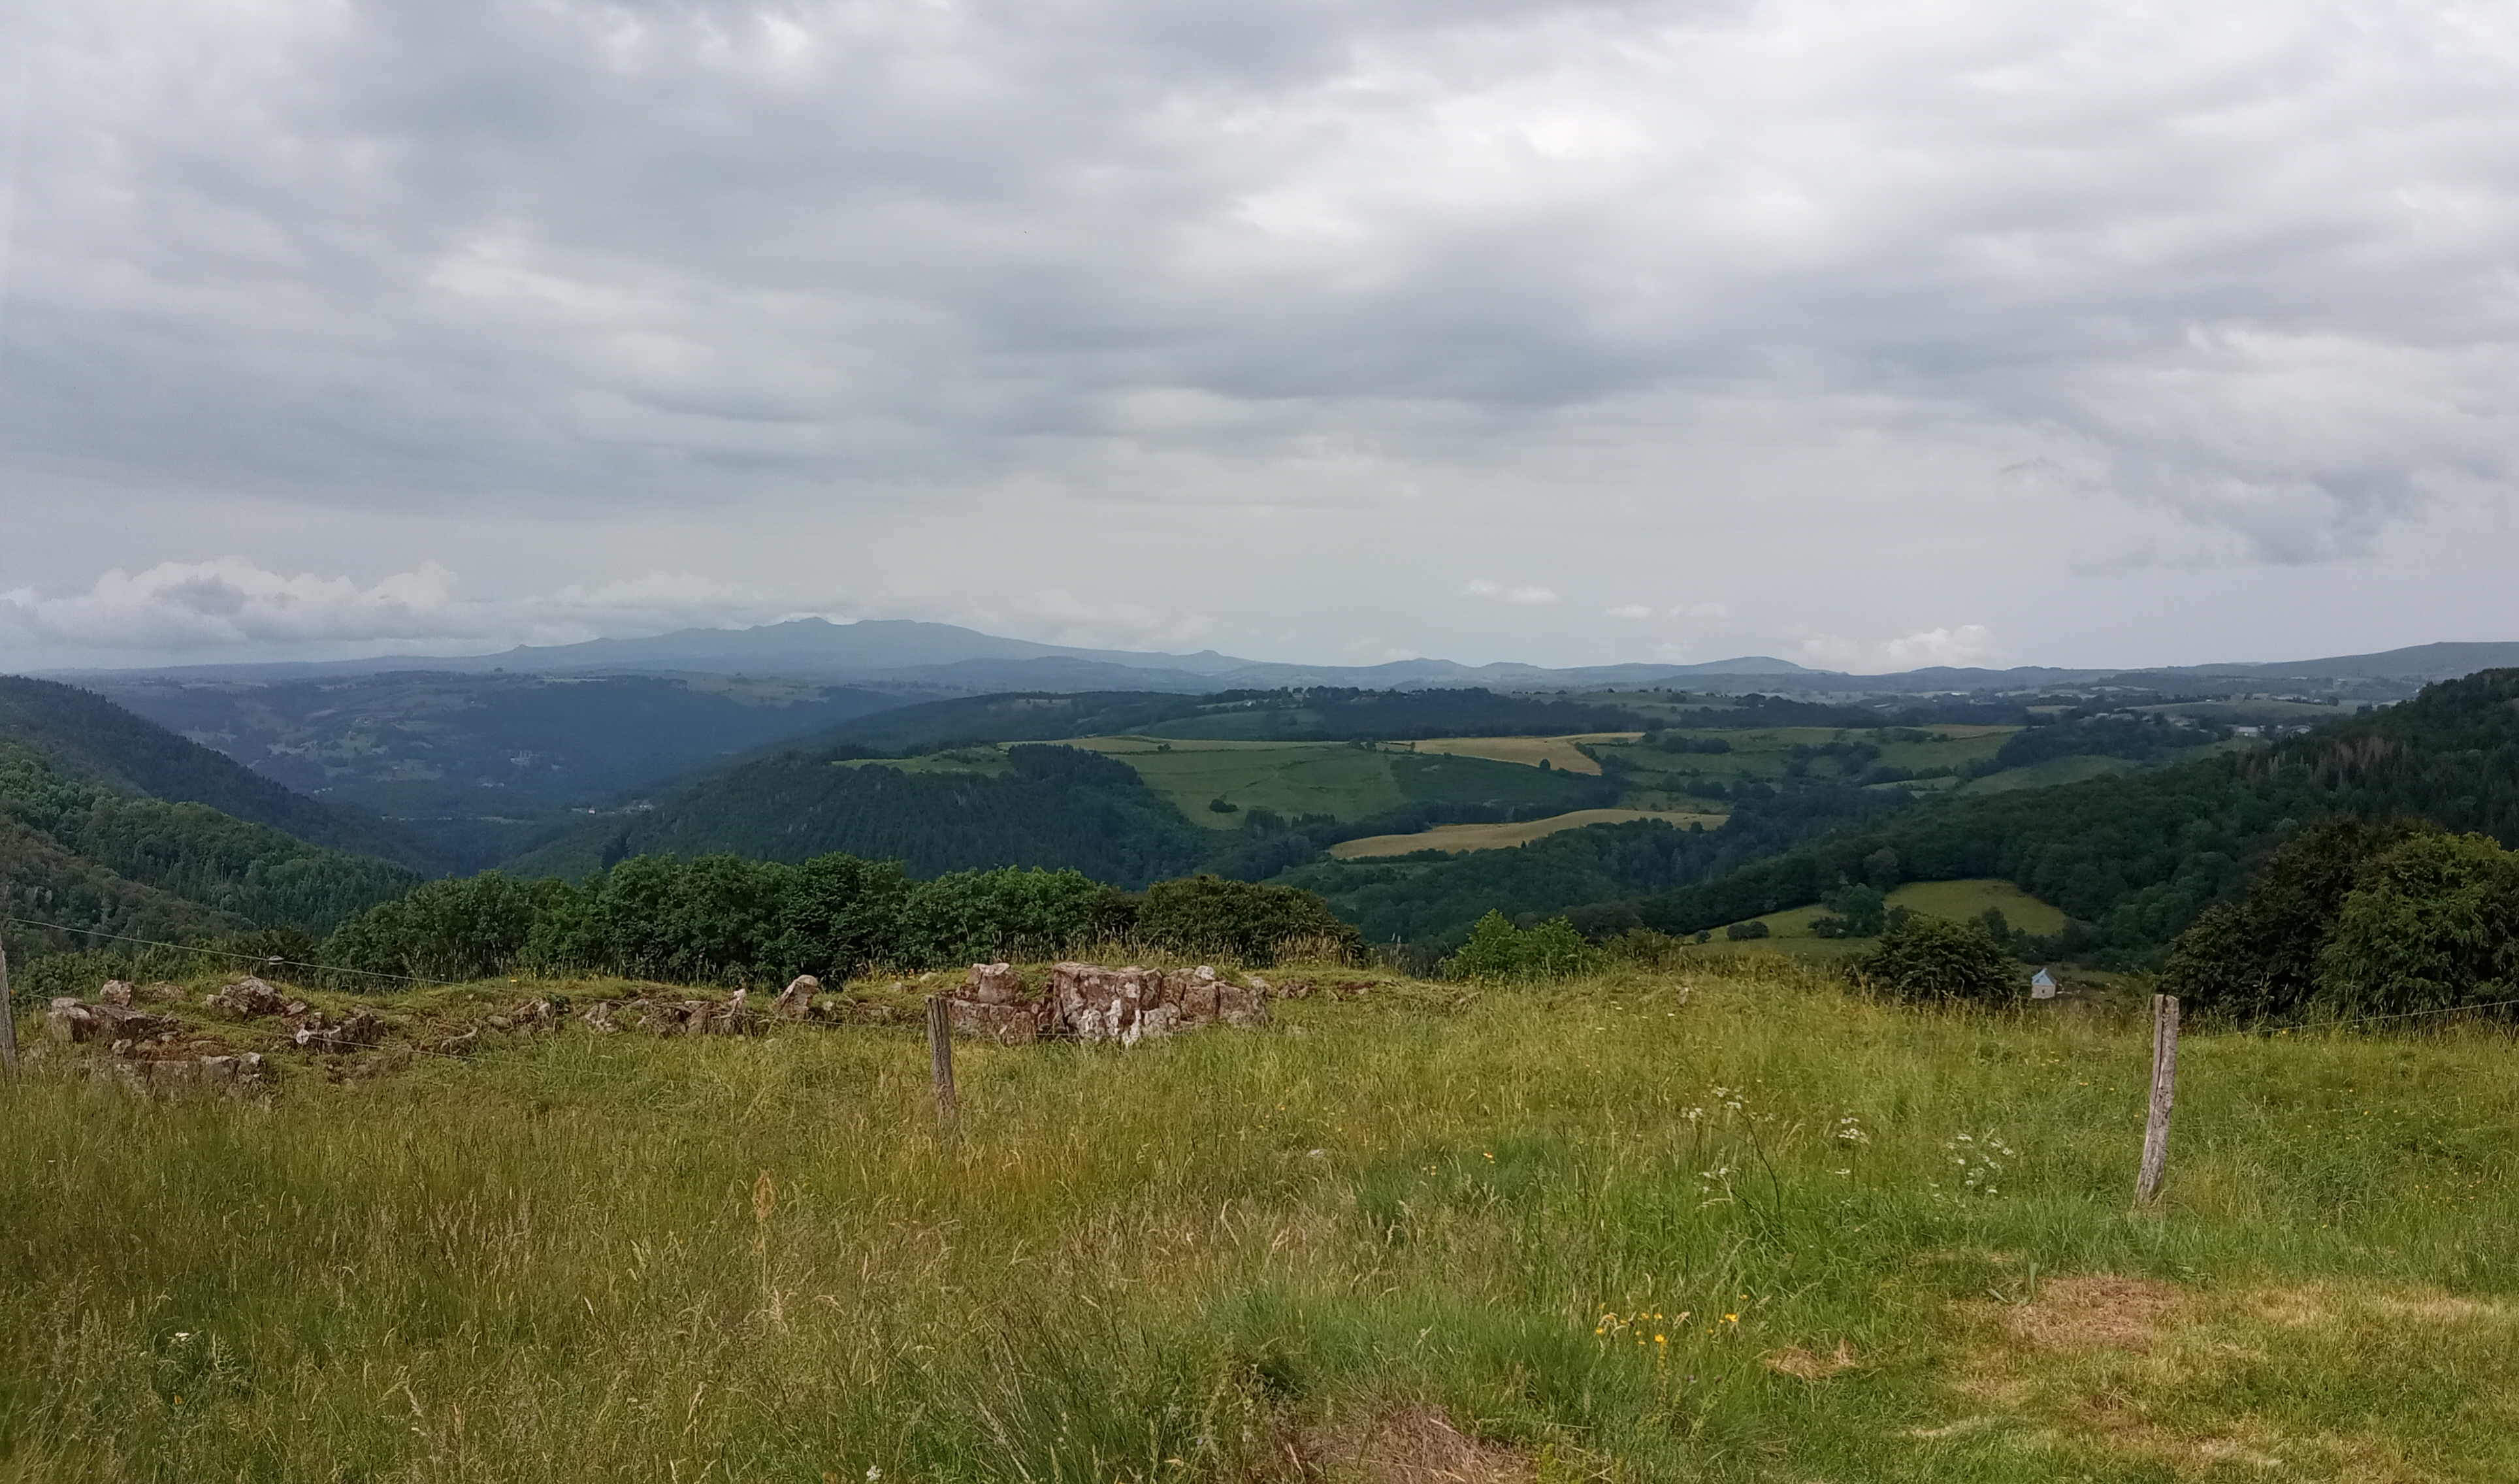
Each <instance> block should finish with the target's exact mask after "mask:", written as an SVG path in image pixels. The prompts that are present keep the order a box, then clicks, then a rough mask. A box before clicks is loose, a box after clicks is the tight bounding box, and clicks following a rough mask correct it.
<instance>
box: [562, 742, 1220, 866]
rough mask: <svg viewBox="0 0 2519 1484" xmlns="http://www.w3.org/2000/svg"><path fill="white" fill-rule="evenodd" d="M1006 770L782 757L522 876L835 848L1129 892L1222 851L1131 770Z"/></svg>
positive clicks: (1073, 763) (1034, 752)
mask: <svg viewBox="0 0 2519 1484" xmlns="http://www.w3.org/2000/svg"><path fill="white" fill-rule="evenodd" d="M1005 764H1006V766H1005V770H1004V771H1003V772H997V773H991V772H981V771H951V772H932V771H916V770H912V769H910V768H908V767H906V766H900V765H893V766H887V765H885V764H882V763H879V762H878V763H856V762H851V761H847V760H834V759H831V758H829V757H826V756H818V755H811V754H805V753H782V754H780V755H779V756H777V757H774V758H766V759H762V760H760V761H759V762H755V763H750V764H744V765H743V766H741V767H737V768H733V769H731V770H729V771H728V772H725V773H722V774H719V775H718V776H716V777H714V778H710V779H707V780H705V781H703V782H701V783H699V784H698V785H696V786H694V787H693V788H691V789H690V790H689V791H688V792H686V793H685V794H682V795H680V796H678V797H676V798H674V799H672V800H670V801H668V802H667V803H665V804H664V805H663V806H661V807H657V808H654V809H652V810H645V811H641V812H638V813H633V814H627V815H623V816H619V817H618V818H615V819H607V820H601V821H598V822H597V823H595V824H592V825H589V826H587V827H584V828H582V829H581V830H579V831H578V832H577V833H575V834H572V835H570V836H569V837H567V838H566V839H564V840H562V841H561V842H559V843H558V844H556V845H554V846H552V847H549V848H546V849H544V850H540V851H534V852H532V853H530V854H528V855H526V856H524V857H522V858H520V859H519V860H518V861H517V862H516V863H515V867H514V869H515V870H516V871H517V872H518V873H519V874H523V875H565V876H582V875H584V874H586V873H587V872H589V871H591V870H594V869H596V868H597V867H600V866H604V865H609V864H611V863H612V862H614V861H616V860H620V859H623V858H625V857H627V856H632V855H641V854H679V855H705V854H711V853H715V852H720V851H731V852H734V853H737V854H741V855H745V856H749V857H751V858H753V859H758V860H777V861H789V862H794V861H802V860H806V859H809V858H811V857H813V856H816V855H822V854H827V853H830V852H832V851H846V852H847V853H850V854H853V855H862V856H867V857H870V858H874V859H883V860H897V861H900V862H901V863H902V864H903V865H904V866H906V868H907V869H908V871H909V872H910V874H911V875H913V876H934V875H938V874H940V873H943V872H946V871H952V870H962V869H968V868H973V867H979V866H1047V867H1058V868H1072V869H1075V870H1079V871H1083V873H1085V874H1086V875H1088V876H1091V877H1093V878H1094V879H1095V880H1097V881H1102V882H1107V883H1110V884H1111V885H1114V886H1122V887H1129V888H1134V887H1142V886H1144V885H1146V884H1147V883H1149V882H1153V881H1160V880H1162V879H1164V878H1166V877H1169V876H1178V875H1181V874H1183V873H1185V872H1187V871H1190V870H1192V869H1194V868H1195V867H1196V866H1197V865H1198V864H1199V863H1200V862H1201V861H1202V860H1204V859H1205V858H1206V856H1207V855H1208V853H1209V852H1210V851H1212V850H1213V849H1214V843H1213V838H1212V836H1211V834H1210V832H1208V831H1204V830H1200V829H1198V828H1197V827H1196V826H1194V825H1192V824H1190V823H1189V822H1188V821H1187V820H1185V819H1183V818H1182V817H1181V816H1180V812H1179V810H1177V809H1175V808H1173V807H1172V806H1171V804H1170V803H1168V802H1167V801H1165V800H1164V799H1163V798H1162V797H1160V796H1158V795H1157V794H1156V793H1154V791H1153V790H1151V789H1149V788H1147V786H1146V785H1145V783H1144V782H1143V781H1142V780H1141V779H1140V778H1139V777H1138V775H1137V773H1136V771H1135V770H1134V769H1132V768H1130V767H1128V766H1127V764H1121V763H1115V762H1112V761H1111V760H1109V759H1106V758H1102V757H1098V756H1096V755H1094V754H1092V753H1089V752H1084V751H1081V750H1079V749H1076V748H1072V747H1045V746H1018V747H1013V748H1010V749H1008V750H1007V751H1006V753H1005Z"/></svg>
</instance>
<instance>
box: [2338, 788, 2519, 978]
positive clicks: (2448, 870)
mask: <svg viewBox="0 0 2519 1484" xmlns="http://www.w3.org/2000/svg"><path fill="white" fill-rule="evenodd" d="M2318 980H2319V984H2318V996H2317V1002H2316V1003H2317V1005H2318V1007H2319V1008H2320V1009H2322V1010H2326V1011H2329V1012H2331V1013H2333V1014H2336V1015H2339V1016H2358V1015H2401V1014H2405V1013H2407V1012H2409V1011H2423V1010H2440V1009H2448V1008H2451V1007H2453V1006H2456V1005H2463V1004H2474V1003H2477V1002H2481V1001H2488V1000H2496V999H2502V998H2506V997H2509V996H2510V995H2512V994H2513V993H2514V992H2519V854H2513V853H2512V852H2511V851H2505V850H2503V849H2502V848H2501V847H2500V846H2499V845H2498V844H2497V843H2496V842H2494V841H2493V840H2491V839H2489V838H2488V837H2486V836H2483V835H2444V834H2430V833H2426V834H2420V835H2415V836H2413V837H2411V838H2409V839H2408V840H2406V841H2404V842H2403V843H2401V844H2399V845H2397V846H2396V847H2394V848H2393V849H2391V850H2388V851H2384V852H2382V853H2380V854H2378V855H2375V856H2372V857H2371V858H2370V859H2369V860H2367V861H2366V862H2364V865H2363V867H2362V869H2361V871H2360V872H2359V873H2357V875H2356V876H2355V879H2354V883H2353V890H2352V891H2350V892H2348V893H2347V894H2345V897H2344V901H2343V904H2342V906H2341V907H2340V908H2339V910H2338V911H2337V912H2336V915H2335V924H2334V929H2333V931H2332V932H2331V933H2330V934H2328V935H2327V938H2326V941H2325V943H2324V944H2323V945H2322V946H2321V947H2320V949H2319V952H2318Z"/></svg>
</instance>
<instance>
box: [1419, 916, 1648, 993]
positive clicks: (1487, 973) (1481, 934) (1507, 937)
mask: <svg viewBox="0 0 2519 1484" xmlns="http://www.w3.org/2000/svg"><path fill="white" fill-rule="evenodd" d="M1606 959H1607V955H1606V954H1605V953H1604V951H1603V950H1602V949H1601V948H1599V947H1597V946H1595V945H1594V944H1593V943H1592V942H1591V940H1590V939H1588V938H1584V936H1583V935H1582V934H1580V933H1578V932H1576V931H1575V930H1574V927H1573V925H1572V924H1571V923H1569V922H1568V921H1567V920H1566V919H1564V918H1562V917H1552V918H1550V919H1549V920H1548V921H1546V922H1543V923H1539V924H1537V925H1535V926H1533V927H1529V928H1517V927H1515V926H1514V925H1513V923H1512V922H1511V921H1510V920H1508V919H1507V918H1506V917H1505V915H1504V914H1503V913H1501V912H1489V913H1488V914H1487V915H1486V916H1484V917H1481V918H1480V919H1479V920H1478V922H1477V923H1476V924H1474V925H1473V926H1472V927H1471V929H1470V936H1469V939H1468V941H1466V942H1464V943H1462V944H1461V947H1460V951H1458V952H1456V953H1454V954H1453V955H1452V956H1451V957H1450V958H1448V959H1446V960H1444V962H1443V966H1442V968H1443V972H1444V973H1445V974H1447V975H1449V976H1451V977H1452V978H1454V979H1465V980H1473V981H1480V982H1510V981H1520V980H1562V979H1571V978H1573V977H1575V976H1577V975H1582V974H1589V973H1592V972H1595V971H1596V970H1598V969H1599V968H1600V967H1601V966H1602V964H1603V963H1604V962H1605V961H1606Z"/></svg>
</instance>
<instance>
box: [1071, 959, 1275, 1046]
mask: <svg viewBox="0 0 2519 1484" xmlns="http://www.w3.org/2000/svg"><path fill="white" fill-rule="evenodd" d="M1049 975H1050V996H1051V999H1050V1004H1051V1007H1052V1019H1051V1024H1050V1026H1047V1027H1045V1028H1048V1029H1054V1030H1064V1031H1066V1032H1067V1033H1069V1034H1072V1035H1074V1036H1075V1037H1076V1038H1077V1039H1078V1040H1080V1041H1083V1042H1084V1043H1086V1044H1087V1045H1091V1044H1093V1043H1095V1042H1099V1041H1118V1042H1119V1043H1120V1044H1122V1045H1123V1046H1134V1045H1135V1044H1137V1042H1138V1041H1140V1040H1142V1039H1144V1038H1146V1037H1148V1036H1157V1037H1161V1036H1167V1035H1173V1034H1176V1033H1178V1032H1180V1031H1183V1030H1195V1029H1197V1028H1199V1027H1200V1026H1211V1025H1216V1024H1219V1023H1220V1024H1223V1025H1227V1026H1257V1025H1263V1024H1265V1023H1266V1021H1267V1019H1268V997H1267V993H1266V991H1265V990H1264V989H1260V988H1255V987H1250V986H1246V985H1242V984H1236V983H1234V982H1232V981H1231V980H1229V979H1226V978H1224V977H1223V976H1221V975H1218V974H1217V973H1216V972H1215V969H1214V968H1213V967H1211V966H1209V965H1205V964H1202V965H1200V966H1199V967H1198V968H1196V969H1191V970H1186V971H1184V970H1179V969H1139V968H1134V967H1131V968H1126V969H1109V968H1104V967H1103V966H1101V965H1099V964H1078V963H1062V964H1053V965H1051V966H1050V971H1049Z"/></svg>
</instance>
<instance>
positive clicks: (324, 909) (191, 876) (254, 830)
mask: <svg viewBox="0 0 2519 1484" xmlns="http://www.w3.org/2000/svg"><path fill="white" fill-rule="evenodd" d="M370 841H373V842H376V843H377V844H379V845H382V846H385V847H393V846H396V845H397V844H398V842H397V841H396V840H395V838H394V836H393V835H392V833H391V831H390V830H389V829H387V828H386V827H384V826H382V825H380V824H376V823H375V822H373V821H366V820H362V819H359V818H357V817H356V816H353V815H347V814H345V813H343V812H342V811H340V810H337V809H332V808H329V807H325V806H324V805H322V804H319V803H317V802H316V801H313V800H310V799H305V798H302V797H300V796H297V795H294V794H291V793H289V791H288V790H287V789H285V788H282V787H281V786H280V785H278V784H276V783H273V782H271V781H270V780H268V779H265V778H258V777H256V776H254V775H253V774H252V773H250V772H247V771H246V770H245V769H243V767H240V766H239V765H237V764H235V763H234V762H232V761H230V760H229V759H227V758H224V757H222V756H220V755H219V754H217V753H215V752H212V751H210V750H209V749H207V748H204V747H201V746H199V744H197V743H193V742H189V741H187V740H185V739H184V738H182V737H178V736H176V735H174V734H173V733H171V732H168V731H166V730H165V729H164V728H162V727H159V726H156V725H155V724H153V723H151V722H149V721H147V720H143V719H141V718H139V717H136V716H133V715H131V714H130V713H128V712H125V711H122V710H121V709H120V708H118V707H115V706H113V705H112V704H111V703H110V702H107V701H104V700H102V699H100V698H99V697H96V696H94V695H91V694H88V693H86V692H83V691H78V690H74V689H71V688H70V687H67V686H63V685H56V684H53V683H51V682H48V681H40V680H24V679H18V678H14V677H0V901H5V902H6V903H7V904H8V913H9V916H10V917H11V918H12V919H13V920H12V921H11V923H10V924H9V927H8V941H9V943H10V945H11V947H12V949H13V950H14V951H15V952H16V953H17V954H18V955H19V957H20V959H21V961H23V960H24V959H26V958H28V957H31V956H35V955H39V954H43V953H55V952H64V951H70V950H76V949H84V948H92V947H96V946H99V945H100V944H105V943H109V942H110V941H111V940H110V939H108V938H97V937H95V936H94V935H96V934H110V935H118V936H120V937H123V938H151V939H160V940H169V941H178V942H198V941H201V940H205V939H209V938H218V937H222V936H228V935H235V934H242V933H249V932H252V931H254V930H257V929H275V928H278V929H295V930H299V931H302V932H306V933H316V932H321V931H323V930H325V929H327V928H330V927H331V925H332V924H334V923H336V922H338V921H339V920H340V919H341V918H343V917H345V916H347V915H349V914H351V913H353V912H357V911H360V910H362V909H364V908H366V907H368V906H370V905H372V904H374V903H376V902H377V901H381V900H385V899H388V898H390V897H392V896H395V895H400V894H401V893H403V892H405V891H407V890H409V889H410V888H411V887H412V886H413V885H414V884H416V883H417V882H418V881H419V879H420V877H419V876H418V875H417V874H416V873H415V872H413V871H412V870H411V869H409V868H408V867H406V866H404V865H401V864H397V863H395V862H394V861H391V860H388V859H385V858H382V857H381V856H379V855H376V854H369V853H358V852H356V851H355V847H356V846H357V845H359V844H361V843H365V842H370ZM345 845H346V846H350V847H353V849H341V848H338V847H341V846H345ZM71 930H86V931H85V932H76V931H71Z"/></svg>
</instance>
